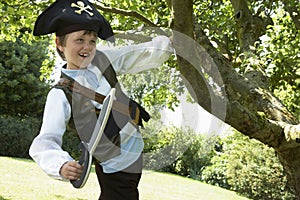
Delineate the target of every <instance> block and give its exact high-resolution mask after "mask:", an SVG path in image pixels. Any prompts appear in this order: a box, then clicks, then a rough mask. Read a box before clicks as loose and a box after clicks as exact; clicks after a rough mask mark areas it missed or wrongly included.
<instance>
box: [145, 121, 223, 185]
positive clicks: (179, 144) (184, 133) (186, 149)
mask: <svg viewBox="0 0 300 200" xmlns="http://www.w3.org/2000/svg"><path fill="white" fill-rule="evenodd" d="M158 127H160V129H159V130H157V128H158ZM142 134H143V137H144V140H145V148H144V157H145V162H144V163H145V166H146V168H147V169H156V170H160V171H164V172H170V173H174V174H178V175H181V176H185V177H190V178H193V179H198V180H199V179H200V177H201V173H202V169H203V168H204V167H205V166H208V165H210V163H211V162H210V160H211V158H212V157H213V156H214V154H215V150H214V148H215V145H216V143H219V141H218V139H216V138H211V137H207V136H205V135H201V134H195V133H194V132H193V131H192V130H190V129H182V128H177V127H174V126H166V125H162V124H160V125H159V123H158V122H153V123H152V124H150V125H147V127H146V128H145V129H144V130H142Z"/></svg>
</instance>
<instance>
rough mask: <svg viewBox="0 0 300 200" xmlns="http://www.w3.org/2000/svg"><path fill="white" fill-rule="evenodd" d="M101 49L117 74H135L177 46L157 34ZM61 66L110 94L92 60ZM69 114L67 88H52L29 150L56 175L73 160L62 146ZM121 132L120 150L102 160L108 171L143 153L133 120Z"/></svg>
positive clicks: (163, 58)
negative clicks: (148, 39)
mask: <svg viewBox="0 0 300 200" xmlns="http://www.w3.org/2000/svg"><path fill="white" fill-rule="evenodd" d="M99 50H101V49H99ZM101 51H102V52H103V53H104V54H105V55H106V56H107V57H108V58H109V60H110V62H111V63H112V66H113V68H114V69H115V71H116V73H117V75H120V74H128V73H129V74H135V73H139V72H141V71H145V70H148V69H151V68H157V67H160V66H161V65H162V63H163V62H165V61H166V60H168V59H169V57H170V55H171V54H172V53H173V52H174V49H173V48H172V47H171V44H170V40H169V38H168V37H165V36H158V37H155V38H154V39H153V40H152V41H151V42H146V43H142V44H138V45H131V46H125V47H121V48H111V49H104V50H101ZM62 70H63V72H64V73H66V74H67V75H69V76H71V77H73V78H74V79H76V80H77V81H79V82H80V83H83V84H84V82H85V83H87V84H88V87H91V88H93V89H94V90H96V91H97V92H99V93H101V94H104V95H107V94H108V93H109V91H110V89H111V87H110V85H109V83H108V82H107V80H106V79H105V77H104V76H103V75H102V73H101V71H100V70H99V69H98V68H97V67H95V66H93V65H91V64H90V65H89V66H88V67H87V69H84V70H67V69H62ZM78 77H80V78H78ZM92 103H93V104H94V105H95V106H96V107H101V105H100V104H98V103H97V102H94V101H92ZM70 117H71V106H70V104H69V103H68V100H67V98H66V96H65V94H64V92H63V91H62V90H61V89H57V88H52V89H51V90H50V91H49V93H48V96H47V100H46V104H45V109H44V116H43V123H42V127H41V130H40V133H39V135H38V136H37V137H36V138H35V139H34V140H33V142H32V144H31V147H30V150H29V154H30V156H31V157H32V158H33V160H34V161H36V162H37V164H38V165H39V166H40V167H41V168H42V169H43V171H45V172H46V173H47V174H48V175H49V176H51V177H53V178H55V179H60V180H64V179H63V177H62V176H61V175H60V173H59V170H60V168H61V166H62V165H63V164H64V163H65V162H67V161H72V160H74V159H73V158H72V157H71V156H70V154H69V153H68V152H66V151H64V150H63V149H62V147H61V146H62V138H63V135H64V133H65V131H66V126H67V124H68V122H69V120H70ZM120 136H121V154H120V155H119V156H117V157H114V158H112V159H110V160H107V161H105V162H102V163H101V165H102V166H103V171H104V172H105V173H113V172H117V171H121V170H123V169H125V168H127V167H128V166H130V165H131V164H132V163H134V162H135V161H136V160H137V159H138V158H139V156H140V154H141V153H142V150H143V147H144V143H143V139H142V136H141V134H140V133H139V131H138V130H137V129H136V128H135V127H134V126H133V125H132V124H131V123H127V124H126V125H125V126H124V127H123V128H122V129H121V131H120Z"/></svg>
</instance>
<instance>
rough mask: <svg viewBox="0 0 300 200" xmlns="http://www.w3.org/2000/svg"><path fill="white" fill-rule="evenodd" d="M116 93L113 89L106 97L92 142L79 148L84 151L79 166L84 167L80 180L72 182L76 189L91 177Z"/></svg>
mask: <svg viewBox="0 0 300 200" xmlns="http://www.w3.org/2000/svg"><path fill="white" fill-rule="evenodd" d="M115 91H116V89H115V88H112V89H111V91H110V93H109V94H108V95H107V96H106V97H105V99H104V101H103V105H102V109H101V112H100V115H99V117H98V119H97V122H96V125H95V128H94V131H93V134H92V136H91V139H90V141H89V142H88V143H86V142H83V141H82V142H81V143H80V145H79V148H80V150H81V151H82V154H81V157H80V159H79V164H81V165H82V166H83V172H82V174H81V176H80V178H79V179H77V180H72V181H70V182H71V183H72V185H73V187H75V188H82V187H83V186H84V185H85V183H86V181H87V179H88V177H89V174H90V171H91V165H92V157H93V153H94V151H95V149H96V147H97V145H98V143H99V141H100V139H101V137H102V135H103V132H104V129H105V127H106V124H107V121H108V118H109V115H110V113H111V109H112V105H113V101H114V99H115Z"/></svg>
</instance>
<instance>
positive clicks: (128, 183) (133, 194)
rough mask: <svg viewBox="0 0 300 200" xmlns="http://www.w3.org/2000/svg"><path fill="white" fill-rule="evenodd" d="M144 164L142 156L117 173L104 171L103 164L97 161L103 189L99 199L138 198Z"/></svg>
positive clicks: (133, 199) (120, 199)
mask: <svg viewBox="0 0 300 200" xmlns="http://www.w3.org/2000/svg"><path fill="white" fill-rule="evenodd" d="M142 166H143V159H142V156H140V158H139V159H138V160H137V161H136V162H134V163H133V164H132V165H131V166H129V167H128V168H126V169H124V170H123V171H120V172H115V173H104V172H103V168H102V166H101V165H100V164H97V163H95V169H96V174H97V178H98V182H99V185H100V190H101V193H100V197H99V200H138V199H139V192H138V184H139V182H140V179H141V175H142Z"/></svg>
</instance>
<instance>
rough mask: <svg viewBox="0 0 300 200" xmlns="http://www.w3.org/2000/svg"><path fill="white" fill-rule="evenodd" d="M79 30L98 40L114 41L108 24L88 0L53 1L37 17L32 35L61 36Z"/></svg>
mask: <svg viewBox="0 0 300 200" xmlns="http://www.w3.org/2000/svg"><path fill="white" fill-rule="evenodd" d="M79 30H92V31H95V32H96V33H97V35H98V37H99V38H101V39H103V40H108V41H111V42H113V41H114V37H113V31H112V28H111V26H110V24H109V23H108V21H107V20H106V19H105V18H104V17H103V16H102V15H101V14H100V13H99V12H98V10H97V9H96V8H95V7H94V6H93V5H92V4H91V3H90V2H89V1H88V0H80V1H77V0H57V1H55V2H54V3H53V4H52V5H50V6H49V7H48V8H47V9H46V10H45V11H44V12H42V14H40V15H39V16H38V18H37V20H36V22H35V25H34V30H33V35H35V36H38V35H46V34H49V33H56V35H57V36H62V35H65V34H67V33H71V32H74V31H79Z"/></svg>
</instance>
